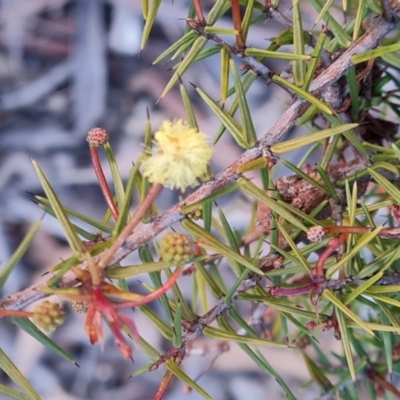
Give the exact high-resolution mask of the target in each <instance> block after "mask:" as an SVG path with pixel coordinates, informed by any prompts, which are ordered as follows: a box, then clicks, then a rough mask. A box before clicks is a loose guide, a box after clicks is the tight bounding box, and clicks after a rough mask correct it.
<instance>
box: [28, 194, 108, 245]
mask: <svg viewBox="0 0 400 400" xmlns="http://www.w3.org/2000/svg"><path fill="white" fill-rule="evenodd" d="M34 198H35V201H37V202H38V206H39V207H40V208H41V209H42V210H44V211H45V212H46V213H47V214H50V215H52V216H53V217H55V218H57V217H56V215H55V213H54V211H53V208H52V206H51V204H50V201H49V200H48V199H46V198H45V197H42V196H37V195H35V196H34ZM62 207H63V210H64V212H65V213H66V214H69V215H72V216H73V217H76V218H77V219H79V220H80V221H82V222H85V223H86V224H88V225H90V226H93V227H94V228H96V229H99V230H100V231H101V232H104V233H111V232H112V229H113V227H112V226H111V225H108V224H105V223H103V222H100V221H97V220H95V219H93V218H90V217H88V216H86V215H83V214H81V213H78V212H77V211H75V210H72V209H71V208H68V207H65V206H62ZM73 226H74V229H76V230H77V231H78V230H79V234H80V235H81V236H83V237H84V238H86V239H90V238H92V237H93V233H89V232H86V231H84V230H83V229H81V228H79V227H78V226H76V225H73Z"/></svg>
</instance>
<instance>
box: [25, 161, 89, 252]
mask: <svg viewBox="0 0 400 400" xmlns="http://www.w3.org/2000/svg"><path fill="white" fill-rule="evenodd" d="M32 164H33V167H34V168H35V171H36V173H37V175H38V177H39V180H40V183H41V184H42V187H43V190H44V192H45V193H46V196H47V198H48V199H49V202H50V204H51V206H52V208H53V210H54V213H55V215H56V218H57V220H58V222H59V223H60V225H61V227H62V229H63V231H64V233H65V237H66V239H67V241H68V244H69V246H70V247H71V250H72V252H73V253H74V255H75V256H76V257H78V258H79V259H80V258H81V257H82V255H83V254H84V253H85V251H86V250H85V246H84V245H83V243H82V241H81V240H80V239H79V236H78V235H77V233H76V231H75V229H74V228H73V226H72V224H71V222H70V220H69V219H68V217H67V215H66V213H65V212H64V209H63V206H62V204H61V203H60V201H59V200H58V197H57V196H56V194H55V193H54V190H53V189H52V187H51V186H50V183H49V181H48V180H47V179H46V177H45V176H44V174H43V172H42V170H41V169H40V167H39V165H38V163H37V162H36V161H35V160H33V159H32Z"/></svg>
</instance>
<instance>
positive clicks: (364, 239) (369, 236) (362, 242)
mask: <svg viewBox="0 0 400 400" xmlns="http://www.w3.org/2000/svg"><path fill="white" fill-rule="evenodd" d="M381 229H382V227H379V228H376V229H374V230H373V231H371V232H367V233H364V235H362V236H361V237H360V238H359V239H358V240H357V243H356V244H355V245H354V247H353V248H352V249H351V251H349V252H348V253H346V254H345V255H344V257H342V258H341V259H340V260H339V261H338V262H337V263H336V264H335V265H333V266H332V267H330V268H328V271H327V273H326V274H327V276H328V277H330V276H332V275H333V274H334V273H335V272H336V271H337V270H338V269H339V268H340V267H341V266H342V265H344V264H345V263H346V262H347V261H349V260H350V259H351V258H353V257H354V256H355V255H356V254H358V252H359V251H360V250H361V249H362V248H363V247H364V246H366V245H367V244H368V243H369V242H371V240H373V239H374V238H375V236H377V235H378V234H379V232H380V231H381Z"/></svg>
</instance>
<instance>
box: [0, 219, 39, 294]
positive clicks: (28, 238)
mask: <svg viewBox="0 0 400 400" xmlns="http://www.w3.org/2000/svg"><path fill="white" fill-rule="evenodd" d="M41 223H42V220H41V219H40V220H39V221H36V222H34V223H33V224H32V225H31V227H30V228H29V230H28V232H27V233H26V234H25V236H24V239H23V240H22V242H21V243H20V244H19V246H18V248H17V249H16V250H15V251H14V252H13V254H12V256H11V257H10V259H9V260H8V261H7V262H6V263H5V264H4V265H3V267H2V268H1V270H0V289H2V288H3V286H4V284H5V283H6V281H7V278H8V277H9V275H10V274H11V272H12V271H13V269H14V267H16V266H17V264H18V262H19V260H21V258H22V257H23V255H24V254H25V252H26V250H27V249H28V247H29V245H30V244H31V242H32V239H33V238H34V236H35V234H36V232H37V231H38V229H39V227H40V224H41Z"/></svg>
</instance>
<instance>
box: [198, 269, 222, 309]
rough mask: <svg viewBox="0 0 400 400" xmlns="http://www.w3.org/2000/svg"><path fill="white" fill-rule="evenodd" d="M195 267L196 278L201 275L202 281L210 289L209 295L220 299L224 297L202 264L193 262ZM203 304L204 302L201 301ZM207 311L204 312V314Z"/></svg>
mask: <svg viewBox="0 0 400 400" xmlns="http://www.w3.org/2000/svg"><path fill="white" fill-rule="evenodd" d="M195 265H196V276H197V275H201V276H202V277H203V279H204V281H205V282H206V283H207V284H208V286H209V287H210V290H211V293H212V295H213V296H214V297H216V298H218V299H219V298H221V297H223V296H224V295H225V293H224V292H223V290H222V288H221V287H220V286H219V285H218V283H217V282H216V281H215V280H214V279H213V277H212V276H211V274H210V273H209V272H208V271H207V270H206V269H205V268H204V266H203V264H202V263H200V262H195ZM203 303H204V300H203ZM206 311H207V310H205V312H206Z"/></svg>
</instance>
